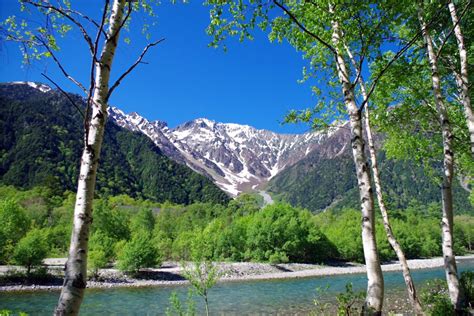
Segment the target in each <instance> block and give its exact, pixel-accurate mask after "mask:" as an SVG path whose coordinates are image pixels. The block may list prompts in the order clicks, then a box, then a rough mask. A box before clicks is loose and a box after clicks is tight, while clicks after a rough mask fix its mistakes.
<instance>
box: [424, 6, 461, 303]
mask: <svg viewBox="0 0 474 316" xmlns="http://www.w3.org/2000/svg"><path fill="white" fill-rule="evenodd" d="M418 19H419V21H420V26H421V30H422V32H423V38H424V40H425V44H426V50H427V55H428V60H429V62H430V66H431V81H432V89H433V94H434V101H435V104H436V110H437V112H438V119H439V122H440V125H441V130H442V136H443V183H442V190H441V196H442V208H443V216H442V220H441V230H442V233H441V235H442V249H443V257H444V269H445V272H446V280H447V283H448V290H449V297H450V299H451V303H452V304H453V306H454V308H455V309H456V310H458V311H459V310H461V309H462V308H463V307H464V306H463V305H464V304H463V297H462V294H461V293H460V287H459V279H458V274H457V267H456V258H455V257H454V251H453V192H452V183H453V172H454V152H453V148H452V142H453V133H452V131H451V125H450V122H449V117H448V112H447V110H446V106H445V104H444V100H443V95H442V93H441V81H440V80H441V78H440V75H439V71H438V60H437V56H436V53H435V51H434V47H433V42H432V39H431V36H430V34H429V31H428V28H427V25H426V22H425V20H424V18H423V9H422V8H421V7H419V10H418Z"/></svg>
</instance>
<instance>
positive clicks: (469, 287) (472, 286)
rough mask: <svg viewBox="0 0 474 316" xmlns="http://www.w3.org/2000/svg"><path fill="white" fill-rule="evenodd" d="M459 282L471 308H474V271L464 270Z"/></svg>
mask: <svg viewBox="0 0 474 316" xmlns="http://www.w3.org/2000/svg"><path fill="white" fill-rule="evenodd" d="M459 283H460V285H461V288H462V290H463V292H464V296H465V298H466V303H467V304H468V305H469V307H470V308H474V272H473V271H464V272H463V273H461V278H460V279H459Z"/></svg>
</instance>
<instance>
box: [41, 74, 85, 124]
mask: <svg viewBox="0 0 474 316" xmlns="http://www.w3.org/2000/svg"><path fill="white" fill-rule="evenodd" d="M41 75H42V76H43V77H45V78H46V79H48V81H49V82H51V83H52V84H54V85H55V86H56V88H58V90H59V91H61V92H62V94H64V96H65V97H66V98H67V99H68V100H69V102H71V104H72V105H73V106H74V107H75V108H76V110H77V111H78V112H79V114H81V116H82V117H83V118H84V117H85V116H84V113H83V112H82V111H81V108H80V107H78V106H77V104H76V103H75V102H74V101H73V100H72V98H71V96H70V95H69V94H68V93H67V92H66V91H64V90H63V89H61V87H60V86H59V85H58V84H57V83H56V82H54V81H53V79H51V78H50V77H48V76H47V75H45V74H44V73H41Z"/></svg>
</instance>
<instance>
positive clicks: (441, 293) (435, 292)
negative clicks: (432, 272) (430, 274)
mask: <svg viewBox="0 0 474 316" xmlns="http://www.w3.org/2000/svg"><path fill="white" fill-rule="evenodd" d="M420 297H421V302H422V304H423V306H425V308H426V310H427V312H428V314H429V315H431V316H449V315H455V313H454V308H453V305H452V304H451V301H450V300H449V295H448V288H447V285H446V282H445V281H443V280H439V279H436V280H433V281H430V282H428V283H427V284H426V286H425V287H424V288H423V289H422V291H421V295H420Z"/></svg>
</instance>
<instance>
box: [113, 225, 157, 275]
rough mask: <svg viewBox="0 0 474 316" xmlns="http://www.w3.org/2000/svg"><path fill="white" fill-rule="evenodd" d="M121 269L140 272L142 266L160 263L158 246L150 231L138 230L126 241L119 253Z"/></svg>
mask: <svg viewBox="0 0 474 316" xmlns="http://www.w3.org/2000/svg"><path fill="white" fill-rule="evenodd" d="M118 260H119V263H118V267H119V269H120V270H122V271H125V272H130V273H138V271H139V270H140V269H141V268H145V267H154V266H155V265H157V264H158V263H159V261H158V254H157V252H156V248H155V247H154V245H153V244H152V242H151V238H150V236H149V234H148V233H146V232H145V233H142V232H137V233H136V234H135V235H133V237H132V239H131V240H130V241H128V242H126V243H125V245H124V248H123V250H122V251H121V252H120V253H119V255H118Z"/></svg>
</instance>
